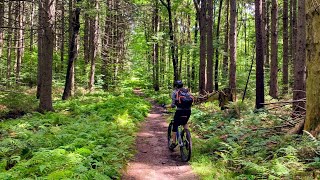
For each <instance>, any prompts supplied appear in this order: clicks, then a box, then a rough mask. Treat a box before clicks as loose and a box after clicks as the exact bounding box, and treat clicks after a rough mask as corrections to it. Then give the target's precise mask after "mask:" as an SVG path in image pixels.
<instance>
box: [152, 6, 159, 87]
mask: <svg viewBox="0 0 320 180" xmlns="http://www.w3.org/2000/svg"><path fill="white" fill-rule="evenodd" d="M158 11H159V9H158V1H156V2H155V9H154V21H153V33H154V35H155V36H157V33H158V31H159V14H158V13H159V12H158ZM153 68H154V70H153V72H154V82H153V88H154V90H155V91H159V42H158V41H157V42H155V43H154V45H153Z"/></svg>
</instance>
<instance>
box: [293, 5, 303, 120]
mask: <svg viewBox="0 0 320 180" xmlns="http://www.w3.org/2000/svg"><path fill="white" fill-rule="evenodd" d="M297 19H298V23H297V27H298V28H297V54H296V59H295V62H294V65H293V68H294V85H293V87H294V88H293V100H300V99H303V98H305V97H306V93H305V90H306V15H305V4H304V0H301V1H298V18H297ZM293 112H294V114H304V113H305V103H304V102H296V103H293Z"/></svg>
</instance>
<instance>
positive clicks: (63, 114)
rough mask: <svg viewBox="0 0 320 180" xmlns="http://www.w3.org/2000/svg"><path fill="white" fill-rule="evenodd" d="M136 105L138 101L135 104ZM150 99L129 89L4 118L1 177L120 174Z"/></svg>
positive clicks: (106, 176) (104, 176)
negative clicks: (42, 110) (6, 119)
mask: <svg viewBox="0 0 320 180" xmlns="http://www.w3.org/2000/svg"><path fill="white" fill-rule="evenodd" d="M133 105H134V106H133ZM149 108H150V105H149V104H148V103H147V102H146V101H144V100H142V99H141V98H139V97H137V96H135V95H133V94H132V93H130V92H129V91H124V92H120V93H117V94H113V93H103V92H97V93H94V94H89V95H86V96H80V97H76V98H73V99H71V100H69V101H56V102H55V109H56V112H54V113H47V114H38V113H34V114H32V115H30V116H25V117H23V118H21V119H16V120H10V121H4V122H2V123H1V124H0V129H1V131H0V138H1V141H0V159H1V161H0V179H23V178H31V177H34V178H40V179H67V178H71V179H118V178H119V177H120V169H122V168H123V166H124V164H125V163H126V162H127V161H128V160H129V159H130V158H132V157H133V151H132V145H133V142H134V137H135V136H134V134H135V132H136V131H137V123H139V122H140V121H141V120H143V119H144V117H145V116H146V115H147V113H148V110H149Z"/></svg>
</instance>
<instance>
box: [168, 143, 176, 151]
mask: <svg viewBox="0 0 320 180" xmlns="http://www.w3.org/2000/svg"><path fill="white" fill-rule="evenodd" d="M177 145H178V144H177V143H175V144H174V143H171V144H170V147H169V149H170V150H171V151H173V150H174V148H175V147H177Z"/></svg>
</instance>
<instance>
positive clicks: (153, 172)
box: [121, 92, 199, 180]
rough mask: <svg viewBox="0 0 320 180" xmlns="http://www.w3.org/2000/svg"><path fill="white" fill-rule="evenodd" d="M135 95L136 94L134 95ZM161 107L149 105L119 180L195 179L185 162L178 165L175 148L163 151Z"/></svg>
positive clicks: (163, 137) (164, 124)
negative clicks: (149, 109)
mask: <svg viewBox="0 0 320 180" xmlns="http://www.w3.org/2000/svg"><path fill="white" fill-rule="evenodd" d="M137 94H139V92H137ZM162 110H163V109H162V108H161V107H159V106H157V105H153V108H152V110H151V112H150V114H149V115H148V117H147V119H146V121H145V122H144V123H143V124H142V126H141V130H140V132H139V133H138V135H137V140H136V149H137V153H136V155H135V157H134V159H133V160H132V161H131V162H129V164H128V167H127V169H126V172H124V173H123V176H122V178H121V179H123V180H157V179H161V180H179V179H181V180H197V179H199V178H198V177H197V176H196V175H195V174H194V173H193V172H192V169H191V167H190V166H189V164H188V163H185V162H181V160H180V153H179V149H178V148H176V150H175V152H171V151H169V149H168V148H167V139H166V134H167V127H168V124H167V123H166V117H165V116H164V115H163V114H162Z"/></svg>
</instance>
